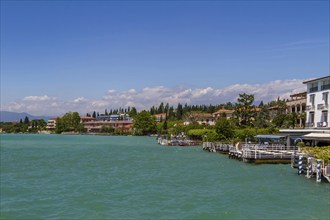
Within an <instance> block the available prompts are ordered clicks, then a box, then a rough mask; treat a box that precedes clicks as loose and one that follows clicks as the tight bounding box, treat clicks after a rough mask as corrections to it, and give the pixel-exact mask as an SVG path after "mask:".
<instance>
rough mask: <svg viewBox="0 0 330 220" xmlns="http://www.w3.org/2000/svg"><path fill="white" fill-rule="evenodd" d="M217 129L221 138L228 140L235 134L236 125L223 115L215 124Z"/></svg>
mask: <svg viewBox="0 0 330 220" xmlns="http://www.w3.org/2000/svg"><path fill="white" fill-rule="evenodd" d="M215 130H216V133H217V134H218V138H219V140H222V141H228V140H230V139H231V138H233V136H234V126H233V125H232V124H231V123H230V121H229V120H228V119H227V118H225V117H221V118H220V119H219V120H218V121H217V123H216V124H215Z"/></svg>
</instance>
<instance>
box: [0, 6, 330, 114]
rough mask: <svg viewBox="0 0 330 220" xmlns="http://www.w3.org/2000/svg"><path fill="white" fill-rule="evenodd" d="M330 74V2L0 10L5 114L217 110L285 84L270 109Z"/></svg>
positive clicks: (60, 7)
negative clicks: (185, 106) (169, 105)
mask: <svg viewBox="0 0 330 220" xmlns="http://www.w3.org/2000/svg"><path fill="white" fill-rule="evenodd" d="M328 74H329V1H264V2H263V1H157V2H156V1H124V2H122V1H68V2H66V1H44V2H42V1H1V108H2V110H13V111H28V112H30V113H35V114H41V113H47V112H49V111H50V110H48V111H47V108H49V105H52V104H53V107H54V108H53V110H52V111H51V114H62V113H63V112H65V111H67V110H72V111H74V110H79V111H80V112H88V111H91V110H98V109H100V111H101V109H105V108H113V107H119V106H117V105H123V106H127V105H129V104H131V105H140V108H144V107H150V105H153V104H157V103H159V102H160V101H171V102H173V104H175V103H176V102H182V101H187V102H189V103H191V104H194V102H195V103H201V102H203V103H205V104H209V102H220V101H232V99H234V98H235V97H236V96H237V95H238V92H239V91H240V90H237V88H239V87H241V88H247V87H249V86H252V88H254V89H251V92H252V91H256V90H257V89H255V88H258V87H265V86H269V85H275V84H276V85H278V87H276V88H279V89H277V90H276V89H275V87H274V88H273V89H272V88H267V89H268V93H269V94H268V96H261V95H263V94H264V93H265V91H260V96H261V97H260V98H263V99H265V100H266V101H268V100H267V99H271V98H273V97H277V96H279V95H283V94H287V93H288V92H290V91H294V90H295V89H301V88H300V87H301V81H302V80H304V79H309V78H316V77H322V76H325V75H328ZM278 80H280V81H281V83H278V82H279V81H278ZM292 82H295V83H296V84H295V85H292ZM286 83H289V84H290V85H292V86H293V87H292V88H280V85H282V86H286V85H287V84H286ZM235 85H236V87H235ZM237 85H239V86H237ZM253 86H254V87H253ZM298 87H299V88H298ZM208 88H209V89H208ZM229 88H231V89H232V90H230V92H227V93H228V94H227V93H226V95H225V93H224V92H222V93H221V92H219V91H228V90H229ZM210 89H211V90H210ZM259 89H260V88H259ZM269 89H270V90H271V92H269ZM146 91H148V92H150V93H157V94H158V95H159V96H157V95H156V96H155V94H150V98H148V97H147V96H149V93H146ZM187 91H188V92H187ZM189 91H190V93H189ZM215 91H218V92H217V93H216V92H215ZM185 92H186V93H185ZM198 92H202V94H197V93H198ZM203 92H204V93H203ZM209 92H212V95H210V94H209ZM133 93H134V94H135V95H134V96H132V94H133ZM138 94H140V95H138ZM141 94H143V97H140V96H141ZM165 94H166V95H165ZM178 94H181V96H180V95H178ZM182 94H184V96H182ZM194 94H195V96H194ZM205 94H208V95H205ZM215 94H217V95H218V97H217V98H215V96H216V95H215ZM196 95H197V96H198V95H202V96H198V99H194V98H193V97H196ZM203 95H204V96H203ZM256 95H258V94H256ZM128 96H130V97H128ZM220 96H221V97H220ZM109 97H110V98H109ZM139 97H140V99H139ZM146 97H147V98H146ZM182 97H184V99H183V98H182ZM141 98H144V99H143V100H141ZM180 98H181V99H180ZM117 99H122V101H118V100H117ZM123 100H124V101H123ZM74 101H76V102H74ZM139 101H140V102H139ZM138 102H139V103H138ZM213 104H216V103H213ZM43 108H44V109H45V110H41V109H43ZM69 108H75V109H69Z"/></svg>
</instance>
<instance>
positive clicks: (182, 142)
mask: <svg viewBox="0 0 330 220" xmlns="http://www.w3.org/2000/svg"><path fill="white" fill-rule="evenodd" d="M157 143H158V144H160V145H162V146H197V145H200V142H198V141H193V140H188V139H176V138H171V139H167V138H158V139H157Z"/></svg>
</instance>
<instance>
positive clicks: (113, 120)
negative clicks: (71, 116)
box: [81, 114, 133, 132]
mask: <svg viewBox="0 0 330 220" xmlns="http://www.w3.org/2000/svg"><path fill="white" fill-rule="evenodd" d="M81 122H82V124H83V125H84V128H85V129H86V131H87V132H102V131H103V130H104V129H105V128H113V129H114V130H121V131H124V132H130V131H132V129H133V119H132V118H131V117H129V115H128V114H117V115H100V116H97V117H96V118H93V117H90V116H85V117H82V118H81Z"/></svg>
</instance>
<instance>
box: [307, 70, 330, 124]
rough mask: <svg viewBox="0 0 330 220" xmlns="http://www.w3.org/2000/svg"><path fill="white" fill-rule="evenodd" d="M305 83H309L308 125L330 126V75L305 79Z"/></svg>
mask: <svg viewBox="0 0 330 220" xmlns="http://www.w3.org/2000/svg"><path fill="white" fill-rule="evenodd" d="M303 83H304V84H306V85H307V106H306V112H307V120H306V121H307V123H306V127H309V128H330V127H329V117H330V115H329V113H330V111H329V92H330V76H327V77H322V78H318V79H314V80H309V81H305V82H303Z"/></svg>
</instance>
